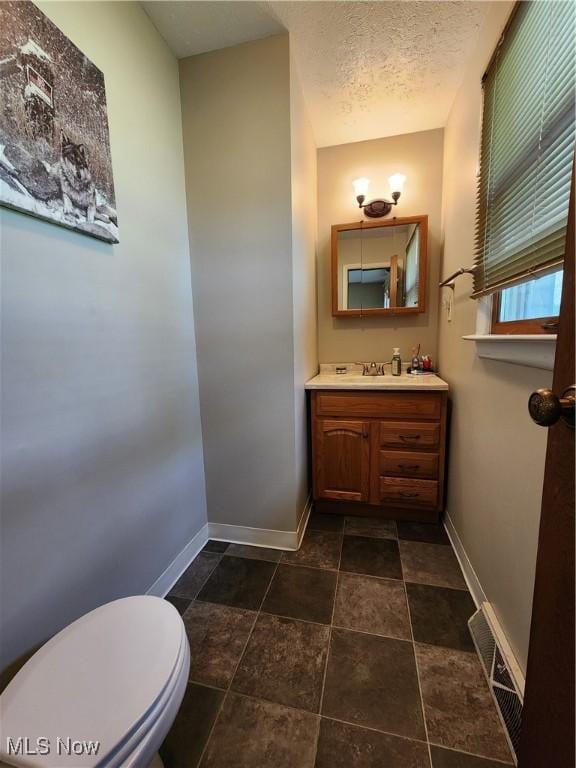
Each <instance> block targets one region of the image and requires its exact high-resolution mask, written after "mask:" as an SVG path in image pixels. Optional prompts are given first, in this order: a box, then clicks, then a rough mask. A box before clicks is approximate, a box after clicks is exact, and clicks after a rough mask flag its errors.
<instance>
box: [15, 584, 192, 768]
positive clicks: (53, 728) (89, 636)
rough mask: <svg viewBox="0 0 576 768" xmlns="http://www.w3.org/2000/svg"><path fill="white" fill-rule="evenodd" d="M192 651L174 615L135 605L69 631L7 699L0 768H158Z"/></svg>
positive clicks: (120, 603)
mask: <svg viewBox="0 0 576 768" xmlns="http://www.w3.org/2000/svg"><path fill="white" fill-rule="evenodd" d="M189 668H190V648H189V645H188V639H187V637H186V631H185V628H184V624H183V622H182V619H181V618H180V616H179V614H178V612H177V611H176V609H175V608H174V607H173V606H172V605H171V604H170V603H168V602H166V601H165V600H162V599H161V598H158V597H149V596H137V597H127V598H123V599H121V600H115V601H114V602H112V603H107V604H106V605H103V606H101V607H100V608H96V609H95V610H94V611H91V612H90V613H88V614H86V615H85V616H82V617H81V618H80V619H78V620H77V621H75V622H74V623H73V624H70V626H68V627H66V628H65V629H63V630H62V631H61V632H59V633H58V634H57V635H55V636H54V637H53V638H52V639H51V640H49V641H48V642H47V643H46V644H45V645H43V646H42V648H41V649H40V650H39V651H38V652H37V653H36V654H34V656H32V658H31V659H30V660H29V661H28V662H27V663H26V664H25V665H24V666H23V667H22V669H21V670H20V671H19V672H18V674H17V675H16V676H15V677H14V679H13V680H12V681H11V682H10V684H9V685H8V686H7V688H6V689H5V690H4V692H3V693H2V695H0V768H3V767H4V766H13V768H96V766H98V768H147V766H151V765H153V766H154V768H157V767H158V766H161V765H162V762H161V760H160V758H159V757H158V755H157V751H158V749H159V747H160V745H161V743H162V741H163V740H164V738H165V737H166V734H167V733H168V731H169V729H170V726H171V725H172V722H173V721H174V718H175V717H176V713H177V712H178V708H179V707H180V704H181V702H182V698H183V696H184V692H185V690H186V683H187V680H188V672H189Z"/></svg>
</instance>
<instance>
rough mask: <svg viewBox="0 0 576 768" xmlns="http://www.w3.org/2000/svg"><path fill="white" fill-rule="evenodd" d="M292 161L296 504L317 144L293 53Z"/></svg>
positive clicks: (309, 343)
mask: <svg viewBox="0 0 576 768" xmlns="http://www.w3.org/2000/svg"><path fill="white" fill-rule="evenodd" d="M290 128H291V163H292V179H291V184H292V275H293V278H292V286H293V324H294V408H295V444H294V445H295V451H296V493H297V500H296V503H297V508H298V509H300V510H303V509H304V507H305V505H306V500H307V497H308V492H309V488H310V482H309V469H308V465H309V450H308V415H307V412H306V392H305V390H304V384H305V383H306V381H307V380H308V379H311V378H312V376H314V375H315V374H316V373H317V370H318V323H317V307H316V301H317V296H316V235H317V232H316V230H317V222H318V212H317V207H316V185H317V169H316V144H315V143H314V136H313V134H312V126H311V124H310V120H309V119H308V113H307V109H306V104H305V102H304V98H303V96H302V90H301V87H300V81H299V77H298V71H297V69H296V66H295V62H294V58H293V56H292V52H290Z"/></svg>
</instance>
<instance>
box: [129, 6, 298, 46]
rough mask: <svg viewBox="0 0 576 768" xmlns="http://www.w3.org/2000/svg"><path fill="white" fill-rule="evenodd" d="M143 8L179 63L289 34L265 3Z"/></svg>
mask: <svg viewBox="0 0 576 768" xmlns="http://www.w3.org/2000/svg"><path fill="white" fill-rule="evenodd" d="M141 5H142V6H143V7H144V10H145V11H146V13H147V14H148V16H150V18H151V19H152V21H153V22H154V24H155V26H156V28H157V29H158V31H159V32H160V34H161V35H162V37H163V38H164V39H165V40H166V42H167V43H168V45H169V46H170V48H171V49H172V52H173V53H174V55H175V56H177V57H178V58H179V59H182V58H184V57H185V56H193V55H194V54H196V53H205V52H206V51H214V50H216V49H217V48H227V47H229V46H231V45H238V44H239V43H246V42H248V41H249V40H259V39H260V38H262V37H269V36H270V35H277V34H279V33H280V32H285V29H284V27H283V26H282V24H281V23H280V22H279V21H278V20H277V19H276V18H275V17H274V16H272V14H271V13H270V11H269V9H268V8H266V7H263V4H262V3H253V2H243V1H242V0H235V1H233V2H229V1H228V0H219V1H217V2H206V1H205V0H192V1H186V0H184V1H183V2H172V1H171V0H168V1H167V2H164V1H163V0H160V1H159V2H142V3H141Z"/></svg>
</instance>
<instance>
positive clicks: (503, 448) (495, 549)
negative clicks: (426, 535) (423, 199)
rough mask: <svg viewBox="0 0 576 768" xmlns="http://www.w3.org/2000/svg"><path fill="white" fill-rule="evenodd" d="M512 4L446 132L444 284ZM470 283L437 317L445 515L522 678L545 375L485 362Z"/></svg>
mask: <svg viewBox="0 0 576 768" xmlns="http://www.w3.org/2000/svg"><path fill="white" fill-rule="evenodd" d="M511 7H512V3H494V4H493V6H492V10H491V11H490V14H489V16H488V19H487V22H486V26H485V29H484V30H483V31H482V33H481V35H480V38H479V39H480V40H481V43H480V45H479V47H478V49H477V50H476V51H475V52H474V54H473V56H472V59H471V63H470V66H469V69H468V70H467V72H466V76H465V79H464V82H463V84H462V87H461V88H460V91H459V93H458V96H457V99H456V101H455V104H454V106H453V108H452V111H451V113H450V117H449V120H448V124H447V126H446V130H445V145H444V157H445V165H444V199H443V219H444V251H443V274H445V275H446V274H449V273H450V272H452V271H454V270H456V269H458V268H459V267H461V266H467V265H469V264H471V263H472V258H473V237H474V213H475V201H476V198H475V191H476V173H477V164H478V147H479V139H480V119H481V108H482V105H481V88H480V78H481V76H482V73H483V71H484V69H485V67H486V65H487V63H488V60H489V58H490V55H491V52H492V50H493V48H494V46H495V44H496V42H497V40H498V38H499V35H500V32H501V30H502V27H503V26H504V24H505V22H506V18H507V15H508V13H509V12H510V10H511ZM470 288H471V281H470V279H469V278H467V277H463V278H460V279H459V280H458V281H457V283H456V290H455V305H454V319H453V321H452V323H448V321H447V315H446V312H445V311H442V313H441V316H440V324H439V354H440V373H441V375H442V376H443V378H445V379H446V380H447V381H448V382H449V383H450V387H451V398H452V402H453V416H452V428H451V435H450V466H449V483H448V498H447V511H448V514H449V515H450V518H451V519H452V521H453V523H454V525H455V527H456V530H457V532H458V535H459V536H460V538H461V540H462V543H463V545H464V548H465V550H466V553H467V555H468V557H469V559H470V561H471V563H472V566H473V568H474V569H475V571H476V574H477V576H478V578H479V580H480V583H481V585H482V587H483V589H484V592H485V593H486V596H487V598H488V600H489V601H490V602H491V603H492V604H493V606H494V609H495V611H496V613H497V615H498V617H499V620H500V622H501V624H502V627H503V629H504V631H505V633H506V634H507V636H508V639H509V641H510V643H511V645H512V648H513V650H514V652H515V654H516V656H517V659H518V661H519V663H520V665H521V667H522V668H525V664H526V654H527V649H528V635H529V626H530V616H531V606H532V591H533V582H534V567H535V555H536V548H537V536H538V524H539V517H540V501H541V493H542V479H543V468H544V453H545V446H546V431H545V430H543V429H541V428H539V427H537V426H535V425H534V424H533V423H532V422H531V421H530V418H529V417H528V413H527V410H526V403H527V399H528V395H529V394H530V392H531V391H532V390H533V389H535V388H537V387H542V386H549V385H550V383H551V374H550V373H548V372H546V371H541V370H537V369H533V368H525V367H521V366H516V365H511V364H508V363H501V362H495V361H490V360H482V359H480V358H478V357H477V356H476V354H475V350H474V344H473V343H472V342H470V341H464V340H463V339H462V336H463V335H464V334H469V333H474V331H475V325H476V306H477V304H476V302H475V301H472V300H470V298H469V295H470Z"/></svg>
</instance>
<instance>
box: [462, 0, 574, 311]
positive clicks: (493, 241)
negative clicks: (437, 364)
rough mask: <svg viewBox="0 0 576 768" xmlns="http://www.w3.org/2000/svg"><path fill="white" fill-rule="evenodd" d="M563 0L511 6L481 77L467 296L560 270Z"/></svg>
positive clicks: (565, 94)
mask: <svg viewBox="0 0 576 768" xmlns="http://www.w3.org/2000/svg"><path fill="white" fill-rule="evenodd" d="M575 9H576V4H574V3H573V2H564V1H563V0H562V1H561V2H545V1H543V0H540V1H536V2H519V3H518V4H517V6H516V9H515V11H514V15H513V17H512V19H511V21H510V23H509V25H508V27H507V29H506V30H505V32H504V35H503V36H502V38H501V40H500V42H499V44H498V48H497V49H496V51H495V54H494V56H493V59H492V61H491V63H490V66H489V68H488V70H487V72H486V74H485V76H484V80H483V85H484V112H483V123H482V142H481V150H480V176H479V186H478V207H477V216H476V248H475V265H476V270H475V273H474V293H473V296H474V297H478V296H483V295H485V294H487V293H492V292H494V291H495V290H499V289H501V288H503V287H505V286H507V285H511V284H513V283H517V282H521V281H522V280H526V279H529V278H530V277H534V276H536V275H537V274H539V273H541V272H544V271H547V270H552V269H553V268H555V267H558V266H559V265H561V264H562V262H563V258H564V243H565V239H566V226H567V220H568V203H569V198H570V179H571V171H572V162H573V153H574V130H575V117H574V110H575V97H574V89H575V48H576V46H575V44H574V40H575Z"/></svg>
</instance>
